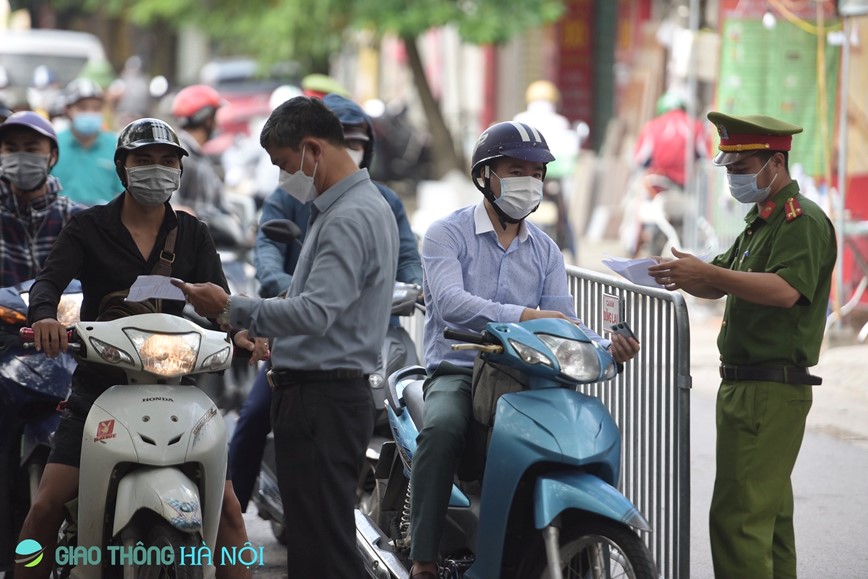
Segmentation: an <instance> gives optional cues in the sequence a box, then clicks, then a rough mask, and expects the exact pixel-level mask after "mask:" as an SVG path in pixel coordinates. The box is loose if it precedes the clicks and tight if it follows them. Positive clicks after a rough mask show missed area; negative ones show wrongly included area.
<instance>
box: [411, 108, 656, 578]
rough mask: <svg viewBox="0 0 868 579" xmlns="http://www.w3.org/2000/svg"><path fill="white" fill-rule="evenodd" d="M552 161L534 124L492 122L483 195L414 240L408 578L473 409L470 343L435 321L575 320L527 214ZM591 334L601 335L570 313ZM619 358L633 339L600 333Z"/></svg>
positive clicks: (478, 160) (433, 557) (435, 538)
mask: <svg viewBox="0 0 868 579" xmlns="http://www.w3.org/2000/svg"><path fill="white" fill-rule="evenodd" d="M552 160H554V156H553V155H552V154H551V152H550V151H549V147H548V145H547V144H546V140H545V138H544V137H543V136H542V135H541V133H540V132H539V131H538V130H537V129H536V128H534V127H531V126H529V125H526V124H524V123H518V122H515V121H512V122H504V123H497V124H495V125H493V126H491V127H489V128H488V129H486V130H485V132H483V133H482V135H480V137H479V140H478V141H477V143H476V147H475V149H474V151H473V158H472V168H471V178H472V180H473V183H474V185H475V186H476V188H477V189H479V190H480V191H481V192H482V194H483V197H484V199H483V200H482V201H481V202H480V203H479V204H478V205H475V206H471V207H465V208H463V209H459V210H458V211H456V212H454V213H452V214H451V215H448V216H447V217H444V218H443V219H440V220H438V221H436V222H434V224H432V225H431V227H430V228H429V229H428V231H427V233H426V235H425V240H424V242H423V246H422V260H423V265H424V269H425V281H424V286H423V287H424V292H425V306H426V315H425V366H426V367H427V369H428V371H429V378H428V379H427V380H426V381H425V384H424V386H423V388H424V391H425V423H424V427H423V429H422V431H421V432H420V434H419V436H418V438H417V449H416V453H415V454H414V456H413V470H412V473H411V477H410V487H411V489H412V493H411V521H412V523H411V528H412V545H411V550H410V558H411V559H412V562H413V566H412V568H411V570H410V577H411V578H415V579H437V578H438V577H439V574H438V569H437V554H438V547H439V544H440V537H441V534H442V530H443V524H444V520H445V518H446V511H447V507H448V501H449V494H450V490H451V487H452V481H453V473H454V472H455V468H456V466H457V462H458V458H459V457H460V456H461V454H462V452H463V449H464V444H465V440H466V437H467V432H468V430H469V426H470V421H471V418H472V405H471V395H470V393H471V379H472V373H473V372H472V368H473V363H474V359H475V357H476V355H475V352H473V351H467V350H464V351H458V352H455V351H452V350H451V348H450V345H451V344H450V341H449V340H447V339H445V338H444V337H443V330H444V329H446V328H454V329H457V330H464V331H470V332H480V331H482V330H483V329H484V327H485V324H487V323H488V322H518V321H524V320H529V319H534V318H552V317H556V318H564V319H569V320H577V318H576V313H575V308H574V306H573V297H572V296H571V295H570V293H569V287H568V285H567V275H566V269H565V266H564V258H563V254H562V253H561V252H560V250H559V249H558V247H557V245H556V244H555V242H554V241H553V240H552V239H551V238H549V237H548V236H547V235H546V234H545V233H543V232H542V230H540V229H539V228H538V227H536V226H535V225H533V224H532V223H530V222H529V221H528V220H527V219H526V218H527V216H528V215H530V214H531V213H532V212H533V210H534V209H535V208H536V206H537V205H538V204H539V202H540V200H541V199H542V188H543V182H542V181H543V179H544V178H545V174H546V164H547V163H549V162H551V161H552ZM577 323H579V324H580V325H581V326H582V329H583V330H584V331H585V332H586V333H587V334H588V335H589V336H591V337H593V338H594V339H595V340H601V341H602V339H601V338H600V337H599V336H598V335H596V334H595V333H594V332H592V331H591V330H589V329H587V328H586V327H585V326H584V324H582V323H581V322H577ZM602 342H603V343H604V344H605V345H606V346H607V347H609V348H610V349H611V352H612V355H613V356H614V358H615V360H616V361H617V362H618V363H622V362H625V361H626V360H629V359H631V358H632V357H633V356H635V355H636V353H637V352H638V351H639V343H638V342H637V341H636V340H634V339H632V338H630V339H628V338H624V337H623V336H613V338H612V341H611V342H606V341H602Z"/></svg>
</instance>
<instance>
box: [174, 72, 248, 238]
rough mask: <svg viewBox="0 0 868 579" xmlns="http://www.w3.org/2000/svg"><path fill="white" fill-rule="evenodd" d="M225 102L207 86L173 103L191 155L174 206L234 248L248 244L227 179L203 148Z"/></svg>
mask: <svg viewBox="0 0 868 579" xmlns="http://www.w3.org/2000/svg"><path fill="white" fill-rule="evenodd" d="M223 102H224V101H223V98H222V97H221V96H220V94H219V93H218V92H217V91H216V90H214V89H213V88H212V87H210V86H208V85H204V84H194V85H192V86H188V87H187V88H184V89H182V90H180V91H179V92H178V94H176V95H175V98H174V99H173V100H172V116H173V117H174V118H175V121H176V122H177V124H178V126H179V127H180V129H181V130H180V131H178V138H179V139H180V141H181V146H183V147H184V148H185V149H186V150H187V154H188V155H189V159H187V160H186V161H185V163H184V173H183V175H182V176H181V188H180V189H179V190H178V193H177V194H176V195H175V196H174V198H173V200H172V205H173V206H174V207H175V208H176V209H183V210H189V211H190V212H191V213H193V215H195V216H197V217H198V218H199V219H201V220H202V221H205V222H206V223H208V225H209V229H210V231H211V235H212V237H214V242H215V243H216V244H217V245H218V247H219V246H223V245H228V246H232V247H234V246H237V245H240V244H243V243H244V242H245V235H244V232H243V230H242V228H241V224H240V223H239V222H238V221H237V220H236V219H235V217H234V215H233V214H232V211H231V210H230V208H229V206H228V204H227V201H226V196H225V194H224V190H223V189H224V184H223V180H222V179H221V178H220V176H219V175H218V173H217V170H216V168H215V165H214V163H213V162H212V161H211V159H210V158H209V157H208V156H207V155H205V153H204V152H203V151H202V146H203V145H204V144H205V143H206V142H208V140H209V139H211V137H212V136H214V130H215V129H216V126H217V110H218V109H219V108H220V107H221V106H222V105H223Z"/></svg>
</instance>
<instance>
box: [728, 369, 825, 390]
mask: <svg viewBox="0 0 868 579" xmlns="http://www.w3.org/2000/svg"><path fill="white" fill-rule="evenodd" d="M720 377H721V378H723V379H724V380H735V381H740V380H757V381H761V382H783V383H784V384H799V385H803V386H819V385H820V384H822V383H823V379H822V378H820V377H819V376H814V375H812V374H811V373H810V372H808V370H807V369H806V368H800V367H799V366H728V365H726V364H721V365H720Z"/></svg>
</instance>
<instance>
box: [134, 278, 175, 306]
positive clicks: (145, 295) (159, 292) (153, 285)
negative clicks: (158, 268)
mask: <svg viewBox="0 0 868 579" xmlns="http://www.w3.org/2000/svg"><path fill="white" fill-rule="evenodd" d="M171 279H172V278H169V277H166V276H164V275H140V276H139V277H137V278H136V281H135V283H133V285H132V287H131V288H130V295H128V296H127V301H128V302H143V301H145V300H147V299H150V298H157V299H164V300H179V301H182V302H183V301H185V300H186V298H185V297H184V292H182V291H181V288H179V287H176V286H173V285H172V282H171V281H170V280H171Z"/></svg>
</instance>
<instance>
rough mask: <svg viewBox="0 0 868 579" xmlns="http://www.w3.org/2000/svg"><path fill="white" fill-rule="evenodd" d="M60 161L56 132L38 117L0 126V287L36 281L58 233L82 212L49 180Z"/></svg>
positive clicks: (23, 115)
mask: <svg viewBox="0 0 868 579" xmlns="http://www.w3.org/2000/svg"><path fill="white" fill-rule="evenodd" d="M59 156H60V150H59V148H58V146H57V134H56V133H55V132H54V127H52V126H51V123H49V122H48V121H47V120H46V119H44V118H42V117H41V116H39V115H38V114H37V113H34V112H32V111H22V112H18V113H14V114H12V115H10V116H9V118H7V119H6V121H5V122H3V124H0V168H2V170H0V174H2V177H0V230H2V232H3V234H2V236H0V287H9V286H13V285H17V284H19V283H21V282H23V281H25V280H28V279H33V278H34V277H36V274H37V273H39V271H40V270H41V269H42V264H43V263H44V262H45V258H46V257H48V252H49V251H51V247H52V246H53V245H54V241H55V240H56V239H57V236H58V235H60V230H61V229H63V226H64V225H66V223H67V222H68V221H69V220H70V219H71V218H72V216H73V215H74V214H75V213H77V212H78V211H81V210H82V209H84V207H82V206H81V205H77V204H76V203H73V202H72V201H71V200H70V199H69V198H68V197H66V196H64V195H61V194H60V190H61V186H60V181H59V180H58V179H57V178H56V177H52V176H51V175H49V174H48V173H49V171H50V170H51V168H52V167H54V165H55V164H56V163H57V160H58V158H59ZM64 287H66V286H64Z"/></svg>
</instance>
